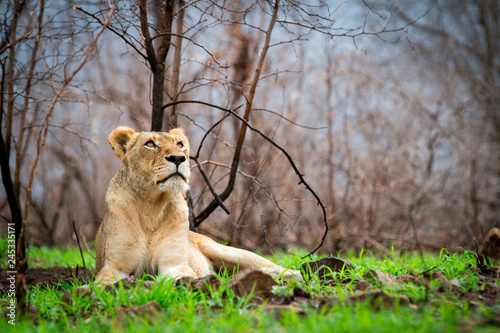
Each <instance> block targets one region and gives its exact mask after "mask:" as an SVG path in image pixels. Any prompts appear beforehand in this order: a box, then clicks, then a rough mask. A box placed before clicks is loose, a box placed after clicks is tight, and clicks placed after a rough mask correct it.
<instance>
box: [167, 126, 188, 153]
mask: <svg viewBox="0 0 500 333" xmlns="http://www.w3.org/2000/svg"><path fill="white" fill-rule="evenodd" d="M168 133H170V134H172V135H175V136H177V137H178V138H179V139H181V140H182V143H183V144H184V146H185V147H186V148H187V150H188V151H189V141H188V139H187V137H186V134H184V130H183V129H182V128H180V127H177V128H174V129H171V130H170V131H169V132H168Z"/></svg>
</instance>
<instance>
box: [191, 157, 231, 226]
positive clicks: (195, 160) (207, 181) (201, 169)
mask: <svg viewBox="0 0 500 333" xmlns="http://www.w3.org/2000/svg"><path fill="white" fill-rule="evenodd" d="M191 159H192V160H194V162H195V163H196V165H197V166H198V169H200V173H201V175H202V176H203V179H204V180H205V183H206V184H207V186H208V189H209V190H210V192H212V195H213V196H214V198H215V200H216V201H217V204H218V205H219V206H220V208H222V209H223V210H224V211H225V212H226V214H227V215H229V214H231V212H230V211H229V209H227V207H226V206H225V205H224V204H223V203H222V200H221V199H220V197H219V195H218V194H217V193H215V190H214V188H213V186H212V184H211V183H210V179H208V177H207V174H206V173H205V171H203V168H202V167H201V164H200V161H198V157H197V156H191ZM198 225H199V224H198ZM198 225H196V224H195V227H197V226H198Z"/></svg>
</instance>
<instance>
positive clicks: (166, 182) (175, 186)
mask: <svg viewBox="0 0 500 333" xmlns="http://www.w3.org/2000/svg"><path fill="white" fill-rule="evenodd" d="M156 184H158V185H159V186H160V190H161V191H163V192H169V193H185V192H186V191H188V190H189V184H188V183H187V181H186V179H185V178H184V176H183V175H181V174H179V173H174V174H172V175H170V176H168V177H167V178H165V179H163V180H161V181H157V182H156Z"/></svg>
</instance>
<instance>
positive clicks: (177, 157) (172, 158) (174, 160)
mask: <svg viewBox="0 0 500 333" xmlns="http://www.w3.org/2000/svg"><path fill="white" fill-rule="evenodd" d="M165 158H166V159H167V161H169V162H172V163H174V164H175V165H176V166H179V164H181V163H182V162H184V161H185V160H186V156H184V155H170V156H167V157H165Z"/></svg>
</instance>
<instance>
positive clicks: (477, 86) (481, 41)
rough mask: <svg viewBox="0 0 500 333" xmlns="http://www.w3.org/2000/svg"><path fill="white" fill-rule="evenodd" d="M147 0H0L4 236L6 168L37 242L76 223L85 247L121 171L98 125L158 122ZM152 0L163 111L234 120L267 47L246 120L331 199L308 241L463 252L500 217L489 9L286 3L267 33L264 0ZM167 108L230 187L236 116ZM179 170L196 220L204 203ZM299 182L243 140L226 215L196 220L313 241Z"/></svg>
mask: <svg viewBox="0 0 500 333" xmlns="http://www.w3.org/2000/svg"><path fill="white" fill-rule="evenodd" d="M144 3H146V1H125V0H122V1H120V2H119V3H118V4H116V7H114V11H113V12H112V11H111V7H112V6H113V5H114V4H115V2H113V1H98V0H96V1H85V0H82V1H78V2H77V1H71V0H68V1H56V0H36V1H35V0H32V1H29V0H26V1H22V0H2V2H1V3H0V38H1V39H2V40H1V44H0V66H1V67H0V73H1V77H0V78H1V82H0V84H1V87H0V88H1V115H0V117H1V118H0V120H1V130H2V132H1V134H2V140H3V141H2V146H3V150H4V151H5V154H2V181H3V186H2V187H0V216H1V219H2V220H3V223H2V229H1V230H2V232H3V235H4V236H5V235H6V230H7V222H11V221H12V219H13V218H12V216H11V210H10V206H9V203H8V200H7V190H6V189H7V188H8V187H9V185H8V184H7V185H6V177H7V176H6V175H7V174H9V175H10V178H11V181H12V184H11V186H10V189H11V190H12V193H14V196H15V198H16V200H17V203H18V204H19V207H20V209H21V211H22V213H23V214H25V213H26V212H27V214H26V219H27V229H26V230H27V240H28V242H29V243H30V244H45V245H55V244H63V245H75V241H74V238H75V232H74V229H73V226H72V222H73V221H74V223H75V226H76V230H77V231H78V234H79V236H80V237H81V238H83V240H84V242H85V243H86V244H88V243H89V242H91V241H92V240H93V239H94V237H95V233H96V231H97V228H98V227H99V224H100V222H101V219H102V215H103V210H104V195H105V193H106V189H107V186H108V183H109V181H110V179H111V178H112V177H113V175H114V174H115V173H116V171H117V170H118V168H119V167H120V161H119V159H118V158H117V157H116V156H115V155H114V154H113V152H112V150H111V148H110V146H109V144H108V142H107V137H108V135H109V133H110V132H111V131H112V130H113V129H114V128H116V127H117V126H120V125H126V126H130V127H133V128H135V129H136V130H137V131H147V130H150V128H151V117H152V90H153V88H152V84H153V81H154V77H153V75H152V69H151V63H150V62H148V60H147V49H146V48H147V45H146V43H145V42H144V41H145V40H146V39H147V36H144V31H141V20H142V21H143V20H144V18H141V10H140V5H143V4H144ZM146 5H147V12H148V15H149V16H148V18H147V20H148V23H149V31H150V33H151V35H152V36H153V37H154V36H157V37H155V38H153V46H154V47H158V46H159V45H160V43H161V39H162V37H163V36H165V35H169V36H170V37H171V40H170V42H169V44H170V49H169V50H168V53H167V55H166V60H165V81H164V83H163V100H164V102H165V103H167V102H172V101H190V100H194V101H203V102H207V103H210V104H214V105H218V106H220V107H222V108H226V109H231V110H233V109H236V110H237V111H236V112H238V113H240V114H243V112H244V109H245V105H246V104H247V103H248V100H249V94H248V92H249V89H250V85H251V82H252V80H253V79H254V75H255V74H254V73H255V70H256V68H257V64H258V61H259V59H260V57H264V56H265V58H263V59H264V62H263V66H262V71H261V72H260V79H259V81H258V84H257V89H256V92H255V98H254V99H253V103H252V104H251V112H250V118H249V121H250V124H251V125H252V126H253V127H255V128H257V129H259V130H260V131H262V132H263V133H265V134H266V135H267V136H268V137H269V138H272V139H273V140H274V142H275V143H277V144H278V145H280V146H281V147H283V148H284V149H285V150H286V151H287V152H288V154H289V155H290V156H291V158H292V159H293V161H294V163H295V165H296V166H297V168H298V169H299V170H300V172H301V173H302V174H303V175H304V178H305V180H306V182H307V183H308V184H309V186H310V187H311V188H312V189H313V190H314V192H315V193H316V194H317V195H318V196H319V197H320V199H321V201H322V203H323V204H324V206H325V208H326V213H327V223H328V226H329V229H330V230H329V232H328V234H327V236H326V239H325V243H324V244H323V246H322V247H321V248H320V252H326V253H336V252H337V251H339V250H345V249H352V250H360V249H361V248H363V247H364V248H372V249H377V250H379V251H389V250H390V248H391V246H394V247H395V248H398V249H417V248H418V249H423V250H439V249H441V248H442V247H448V248H452V249H453V248H454V249H456V248H465V249H472V250H475V249H476V246H477V244H478V242H480V240H481V239H482V238H483V237H484V235H485V234H486V233H487V232H488V230H489V229H490V228H492V227H495V226H496V227H499V224H500V223H499V216H500V215H499V212H500V2H499V1H497V0H463V1H454V0H434V1H431V0H422V1H410V0H408V1H406V0H403V1H368V0H366V1H358V0H352V1H336V0H330V1H294V0H282V1H281V2H280V3H279V6H278V11H277V15H276V21H275V24H274V27H273V28H272V31H270V30H269V24H270V22H271V21H272V18H273V6H275V5H276V3H275V2H274V1H261V0H248V1H247V0H240V1H218V0H194V1H188V0H185V1H172V0H168V1H160V0H150V1H147V4H146ZM169 6H170V7H169ZM168 8H170V9H171V18H172V22H170V23H169V24H171V27H172V29H171V31H170V32H165V29H164V27H163V26H162V24H164V22H165V17H166V15H167V12H166V11H167V9H168ZM108 18H109V25H108V26H107V28H106V29H103V24H105V22H106V20H107V19H108ZM162 29H163V30H162ZM101 30H102V31H101ZM101 32H102V33H101ZM266 34H267V36H269V37H270V42H269V43H270V47H269V50H268V51H267V54H266V53H265V52H262V51H263V46H264V44H265V39H266ZM93 43H95V44H93ZM80 65H83V67H82V68H81V70H79V71H77V69H79V66H80ZM73 73H76V74H75V75H74V76H72V74H73ZM240 106H241V107H240ZM238 107H239V108H238ZM172 109H173V107H171V108H167V109H166V110H165V113H166V116H165V117H166V118H165V119H170V120H171V119H173V118H172V117H176V119H177V121H178V125H179V126H181V127H183V128H184V129H185V131H186V133H187V135H188V137H189V138H190V141H191V147H192V148H191V149H192V151H191V154H193V155H194V154H195V153H196V151H197V149H198V147H199V145H200V142H201V140H202V138H203V136H204V135H205V133H206V132H207V131H208V130H209V129H211V131H210V133H209V135H208V136H207V138H206V139H205V141H204V143H203V146H202V149H201V151H200V157H199V161H200V163H201V165H202V167H203V168H204V170H205V172H206V173H207V175H208V176H209V177H210V180H211V183H212V184H213V186H214V188H215V189H216V191H217V192H219V193H220V192H222V191H223V190H224V188H225V187H226V184H227V182H228V175H229V168H230V165H231V163H232V158H233V155H234V152H235V147H236V145H237V140H238V135H239V131H240V126H241V123H240V122H239V120H237V119H236V118H234V117H228V118H226V119H224V120H223V121H222V122H220V123H219V124H218V125H217V126H215V127H214V128H212V127H213V125H214V124H216V123H217V122H219V121H220V120H221V119H222V118H223V117H224V116H225V115H226V112H224V111H222V110H219V109H216V108H212V107H208V106H205V105H200V104H194V103H182V104H178V105H176V106H175V110H172ZM172 112H174V113H175V116H172V115H173V114H174V113H172ZM169 117H170V118H169ZM168 127H169V124H168V123H165V124H164V126H163V129H167V128H168ZM191 165H192V168H193V170H192V172H193V176H192V178H191V179H192V184H191V191H190V196H191V199H192V206H193V214H194V215H195V216H196V215H197V214H199V212H201V211H202V210H203V209H204V208H205V207H206V205H207V204H208V203H209V202H210V201H212V194H211V193H210V191H209V190H208V188H207V185H206V183H205V181H204V180H203V178H202V177H201V175H200V173H199V172H198V170H197V169H198V168H197V167H196V165H195V163H193V162H192V163H191ZM30 180H31V181H30ZM299 181H300V180H299V178H298V177H297V175H296V174H295V172H294V170H293V169H292V167H291V165H290V163H289V161H288V160H287V158H286V157H285V156H284V154H283V153H282V152H281V151H280V150H278V149H276V148H275V147H273V146H272V145H271V144H270V143H269V142H268V141H266V140H264V139H263V138H262V137H261V136H260V135H258V134H257V133H255V132H247V135H246V138H245V141H244V143H243V147H242V152H241V159H240V162H239V171H238V174H237V178H236V184H235V186H234V189H233V191H232V193H231V195H230V196H229V198H228V199H227V200H226V201H225V205H226V206H227V208H228V209H229V210H230V212H231V214H230V215H227V214H226V213H225V212H224V211H223V210H221V209H220V208H218V209H216V210H215V211H214V212H213V213H212V214H211V215H210V216H209V217H208V218H207V219H205V220H204V221H203V222H202V223H201V224H200V225H199V226H198V227H197V229H196V230H197V231H199V232H201V233H204V234H206V235H209V236H212V237H214V238H215V239H217V240H218V241H221V242H224V243H226V244H230V245H233V246H241V247H244V248H247V249H252V250H255V249H261V250H262V251H264V252H269V251H275V250H288V249H291V248H305V249H308V250H311V249H313V248H315V247H316V246H318V245H319V243H320V241H321V238H322V236H323V233H324V230H325V225H324V220H323V214H322V211H321V209H320V207H319V206H318V205H317V201H316V199H315V198H314V197H313V196H312V194H311V193H310V192H309V191H307V190H306V188H305V187H304V185H303V184H298V183H299ZM28 196H29V199H30V200H29V201H28V204H26V202H27V198H28Z"/></svg>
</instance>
